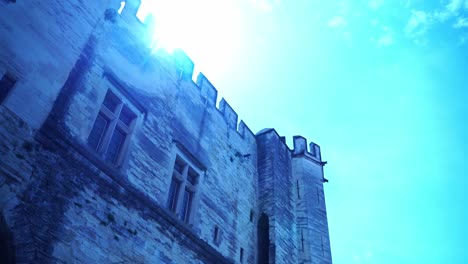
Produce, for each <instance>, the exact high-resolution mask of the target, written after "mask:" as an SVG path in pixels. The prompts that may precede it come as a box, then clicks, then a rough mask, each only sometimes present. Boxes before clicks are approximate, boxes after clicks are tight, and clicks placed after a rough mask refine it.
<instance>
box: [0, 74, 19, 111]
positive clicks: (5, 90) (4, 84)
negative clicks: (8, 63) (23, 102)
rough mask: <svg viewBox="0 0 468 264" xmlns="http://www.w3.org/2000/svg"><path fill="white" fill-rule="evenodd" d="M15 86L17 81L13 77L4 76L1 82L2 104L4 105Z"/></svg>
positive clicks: (0, 99) (0, 98) (0, 95)
mask: <svg viewBox="0 0 468 264" xmlns="http://www.w3.org/2000/svg"><path fill="white" fill-rule="evenodd" d="M15 84H16V80H15V78H13V77H12V76H11V75H9V74H8V73H6V74H5V75H3V77H2V79H1V80H0V104H1V103H3V101H4V100H5V98H6V97H7V96H8V94H9V93H10V91H11V89H12V88H13V86H15Z"/></svg>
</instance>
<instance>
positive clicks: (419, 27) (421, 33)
mask: <svg viewBox="0 0 468 264" xmlns="http://www.w3.org/2000/svg"><path fill="white" fill-rule="evenodd" d="M431 20H432V17H431V14H428V13H426V12H424V11H418V10H412V11H411V17H410V18H409V20H408V23H407V24H406V26H405V29H404V32H405V35H406V36H407V37H409V38H411V39H413V41H414V42H416V43H417V44H425V42H426V37H425V35H426V32H427V30H428V29H429V26H430V24H431V23H432V21H431Z"/></svg>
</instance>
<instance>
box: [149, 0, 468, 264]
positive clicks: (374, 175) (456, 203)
mask: <svg viewBox="0 0 468 264" xmlns="http://www.w3.org/2000/svg"><path fill="white" fill-rule="evenodd" d="M179 1H182V2H183V0H179ZM162 2H164V1H162ZM189 2H190V1H189ZM192 5H193V4H192ZM180 6H184V5H179V8H180ZM162 11H163V12H164V11H165V10H164V9H162ZM176 13H178V14H181V17H178V18H177V21H178V22H177V23H181V24H180V25H179V26H178V27H177V28H176V30H173V29H174V23H172V27H169V26H167V27H166V29H167V30H168V32H174V31H177V30H179V29H181V30H186V31H183V32H182V33H180V32H179V31H177V32H178V34H177V38H174V37H173V39H172V42H171V43H173V45H179V47H181V48H183V49H184V50H186V52H187V53H188V54H189V55H190V56H191V57H192V59H193V60H194V62H195V64H196V65H197V70H201V71H202V72H203V73H205V75H206V76H207V77H208V78H209V79H210V80H211V81H212V83H213V84H214V85H215V86H216V88H217V89H218V91H219V94H220V96H223V97H225V98H226V99H227V101H228V102H229V103H230V104H231V105H232V106H233V108H234V109H235V110H236V111H237V113H238V114H239V117H240V118H241V119H243V120H244V121H245V122H246V123H247V125H248V126H249V127H250V128H251V129H252V130H253V131H254V132H257V131H259V130H260V129H262V128H265V127H274V128H276V130H277V131H278V132H279V133H280V134H281V135H284V136H287V137H288V138H289V139H288V141H289V142H291V140H290V139H291V137H292V136H293V135H303V136H305V137H306V138H308V139H309V140H311V141H314V142H316V143H318V144H319V145H321V147H322V156H323V157H324V159H326V160H328V161H329V164H328V165H327V166H326V167H325V173H326V177H327V178H328V179H329V180H330V182H329V183H327V184H326V187H325V188H326V202H327V209H328V217H329V228H330V236H331V246H332V255H333V260H334V263H336V264H348V263H399V264H405V263H426V264H427V263H468V227H467V223H468V196H467V194H466V192H467V191H468V179H467V178H468V0H446V1H439V0H436V1H417V0H414V1H412V0H407V1H399V0H394V1H390V0H371V1H351V0H338V1H335V0H330V1H324V0H323V1H317V0H302V1H300V0H297V1H284V0H282V1H281V0H238V1H234V0H218V1H213V0H203V1H197V4H196V5H194V6H190V9H189V10H188V11H187V12H182V11H177V12H176ZM171 14H174V13H171ZM188 18H189V19H190V21H187V20H186V19H188ZM157 19H158V18H156V20H157ZM164 22H165V21H160V23H159V25H160V27H161V28H164V27H165V25H168V24H165V23H164ZM160 32H163V31H162V30H161V31H160ZM181 36H182V37H181ZM184 37H185V38H184ZM174 43H175V44H174Z"/></svg>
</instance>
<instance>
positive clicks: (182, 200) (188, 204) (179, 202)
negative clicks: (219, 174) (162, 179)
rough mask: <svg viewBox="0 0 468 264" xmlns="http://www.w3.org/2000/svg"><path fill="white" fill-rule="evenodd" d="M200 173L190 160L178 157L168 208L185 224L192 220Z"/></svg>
mask: <svg viewBox="0 0 468 264" xmlns="http://www.w3.org/2000/svg"><path fill="white" fill-rule="evenodd" d="M199 178H200V173H199V172H198V170H197V169H196V168H195V166H193V165H192V164H191V163H190V162H189V161H188V160H186V159H184V158H183V157H182V156H181V155H176V158H175V162H174V169H173V171H172V182H171V186H170V187H169V195H168V198H167V207H168V208H169V210H171V211H172V212H174V213H176V215H177V217H178V218H180V219H181V220H182V221H184V222H185V223H190V222H191V221H192V220H191V219H192V217H191V216H192V212H193V204H194V199H195V197H196V193H197V190H198V181H199Z"/></svg>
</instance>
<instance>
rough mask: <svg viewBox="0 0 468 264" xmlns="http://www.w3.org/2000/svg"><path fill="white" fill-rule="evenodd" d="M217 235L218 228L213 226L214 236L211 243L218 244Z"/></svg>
mask: <svg viewBox="0 0 468 264" xmlns="http://www.w3.org/2000/svg"><path fill="white" fill-rule="evenodd" d="M218 234H219V228H218V226H215V228H214V234H213V243H215V244H216V243H218Z"/></svg>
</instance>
